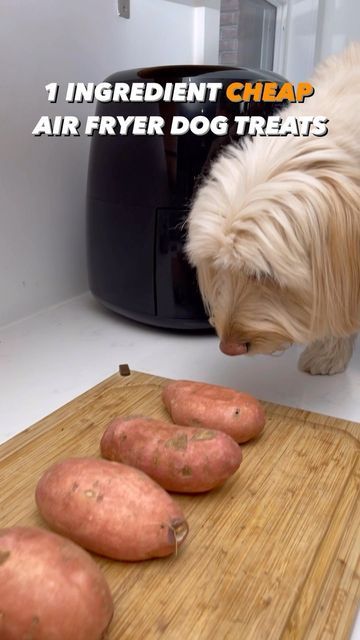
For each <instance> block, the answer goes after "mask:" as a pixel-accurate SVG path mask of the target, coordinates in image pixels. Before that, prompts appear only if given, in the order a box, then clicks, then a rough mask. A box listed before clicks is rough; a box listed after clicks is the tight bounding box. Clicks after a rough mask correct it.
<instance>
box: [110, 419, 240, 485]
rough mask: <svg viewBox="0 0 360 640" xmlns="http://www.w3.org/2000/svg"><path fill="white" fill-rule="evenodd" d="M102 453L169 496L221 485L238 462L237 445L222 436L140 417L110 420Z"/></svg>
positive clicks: (236, 467) (213, 432) (221, 434)
mask: <svg viewBox="0 0 360 640" xmlns="http://www.w3.org/2000/svg"><path fill="white" fill-rule="evenodd" d="M100 449H101V455H102V456H103V457H104V458H108V459H109V460H116V461H117V462H124V463H125V464H130V465H132V466H134V467H137V468H138V469H141V470H142V471H144V472H145V473H147V474H148V475H149V476H151V478H153V479H154V480H156V482H158V483H159V484H160V485H161V486H162V487H164V489H167V490H168V491H180V492H189V493H199V492H201V491H209V490H210V489H213V488H214V487H217V486H219V485H221V484H223V482H225V480H226V479H227V478H229V476H231V475H232V474H233V473H235V471H236V470H237V469H238V468H239V466H240V463H241V460H242V455H241V449H240V447H239V445H238V444H236V442H235V441H234V440H233V439H232V438H230V436H228V435H227V434H225V433H222V432H221V431H215V430H214V429H199V428H196V427H181V426H178V425H172V424H170V423H167V422H163V421H162V420H153V419H152V418H146V417H143V416H128V417H119V418H115V419H114V420H112V422H110V424H109V425H108V426H107V428H106V430H105V432H104V435H103V437H102V439H101V443H100Z"/></svg>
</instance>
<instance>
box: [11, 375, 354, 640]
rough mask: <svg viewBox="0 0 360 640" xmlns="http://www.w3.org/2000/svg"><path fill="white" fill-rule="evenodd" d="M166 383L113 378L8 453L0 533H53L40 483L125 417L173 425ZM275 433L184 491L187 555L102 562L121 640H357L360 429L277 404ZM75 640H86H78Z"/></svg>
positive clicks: (87, 451)
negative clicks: (212, 482) (233, 466)
mask: <svg viewBox="0 0 360 640" xmlns="http://www.w3.org/2000/svg"><path fill="white" fill-rule="evenodd" d="M164 382H165V379H163V378H158V377H155V376H150V375H147V374H143V373H138V372H131V375H128V376H126V377H122V376H120V375H119V374H116V375H113V376H111V377H110V378H108V379H107V380H105V381H104V382H102V383H101V384H99V385H97V386H96V387H94V388H93V389H90V390H89V391H88V392H86V393H84V394H83V395H81V396H79V397H78V398H76V399H75V400H73V401H72V402H70V403H68V404H67V405H65V406H64V407H62V408H61V409H59V410H58V411H55V412H54V413H53V414H51V415H50V416H48V417H46V418H45V419H43V420H41V421H40V422H38V423H37V424H35V425H34V426H33V427H30V428H29V429H26V430H25V431H24V432H22V433H21V434H19V435H17V436H16V437H14V438H12V439H11V440H9V441H8V442H6V443H5V444H3V445H2V446H1V447H0V483H1V484H0V526H1V527H8V526H12V525H15V524H21V525H38V526H41V527H44V528H47V526H46V524H45V523H44V522H43V521H42V519H41V517H40V515H39V514H38V512H37V509H36V506H35V502H34V489H35V486H36V483H37V480H38V479H39V477H40V476H41V474H42V473H43V471H44V470H45V469H46V468H47V467H48V466H49V465H50V464H51V463H53V462H54V461H56V460H60V459H62V458H66V457H69V456H74V455H75V456H88V455H91V456H95V457H99V441H100V437H101V435H102V433H103V431H104V428H105V426H106V424H107V423H108V422H109V420H111V419H112V418H113V417H115V416H116V415H126V414H131V413H136V414H139V413H142V414H144V415H148V416H154V417H158V418H165V419H167V414H166V411H165V409H164V408H163V406H162V403H161V387H162V385H163V384H164ZM264 406H265V409H266V412H267V424H266V427H265V430H264V433H263V435H262V436H261V437H260V438H259V439H258V440H256V441H253V442H251V443H248V444H246V445H243V447H242V449H243V455H244V459H243V463H242V465H241V467H240V469H239V470H238V472H237V473H236V474H235V475H234V476H233V477H232V478H231V479H230V480H228V481H227V482H226V484H225V485H224V486H223V487H221V488H220V489H216V490H214V491H212V492H210V493H207V494H203V495H196V496H194V495H192V496H190V495H189V496H187V495H175V494H174V498H175V499H176V500H178V501H179V503H180V504H181V506H182V508H183V510H184V512H185V514H186V517H187V520H188V522H189V526H190V533H189V536H188V538H187V541H186V542H185V544H184V545H183V546H182V547H181V549H180V550H179V553H178V555H177V556H176V557H175V556H172V557H170V558H166V559H157V560H150V561H146V562H141V563H124V562H116V561H111V560H106V559H105V558H101V557H99V556H94V557H95V559H96V561H97V562H98V563H99V564H100V566H101V567H102V569H103V570H104V572H105V575H106V577H107V579H108V582H109V584H110V587H111V590H112V593H113V596H114V601H115V607H116V612H115V617H114V620H113V622H112V624H111V627H110V632H109V640H120V638H121V639H126V640H147V639H149V640H150V639H151V640H152V639H156V638H164V639H166V640H177V639H179V640H180V639H181V640H198V639H199V640H200V639H201V640H202V639H205V640H207V639H210V640H212V639H214V640H224V639H232V640H262V639H263V640H272V639H273V640H278V639H282V640H285V639H286V640H289V639H290V638H291V639H294V640H300V639H301V640H302V639H305V638H306V639H311V640H315V639H320V638H321V639H324V638H325V639H332V638H333V639H335V640H348V639H349V638H350V633H351V628H352V624H353V622H354V617H355V614H356V608H357V606H358V605H359V602H360V586H359V555H360V500H359V484H360V483H359V479H360V473H359V451H360V443H359V440H360V425H358V424H355V423H351V422H346V421H342V420H338V419H336V418H329V417H326V416H321V415H317V414H314V413H310V412H306V411H301V410H296V409H290V408H287V407H281V406H279V405H275V404H270V403H264ZM74 640H75V639H74Z"/></svg>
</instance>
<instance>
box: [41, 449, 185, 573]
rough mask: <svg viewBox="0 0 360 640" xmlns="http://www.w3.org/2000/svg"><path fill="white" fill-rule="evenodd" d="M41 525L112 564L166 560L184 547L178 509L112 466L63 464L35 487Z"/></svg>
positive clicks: (78, 461)
mask: <svg viewBox="0 0 360 640" xmlns="http://www.w3.org/2000/svg"><path fill="white" fill-rule="evenodd" d="M35 497H36V502H37V505H38V508H39V511H40V513H41V515H42V516H43V518H44V519H45V520H46V522H48V523H49V525H50V526H51V527H52V528H53V529H55V531H57V532H58V533H61V534H63V535H66V536H68V537H69V538H71V539H72V540H74V541H75V542H78V543H79V544H80V545H81V546H83V547H85V548H86V549H89V550H90V551H95V552H96V553H99V554H101V555H104V556H108V557H109V558H115V559H117V560H144V559H147V558H152V557H160V556H167V555H170V554H171V553H173V552H174V551H176V549H177V547H178V546H179V545H180V544H181V543H182V542H183V541H184V539H185V537H186V535H187V532H188V525H187V522H186V520H185V518H184V515H183V513H182V511H181V509H180V507H179V506H178V505H177V504H176V503H175V502H174V500H173V499H172V498H171V497H170V496H169V495H168V494H167V493H166V491H164V489H162V488H161V487H160V486H159V485H158V484H156V482H154V481H153V480H152V479H151V478H149V477H148V476H147V475H145V473H143V472H142V471H139V470H138V469H134V468H132V467H129V466H127V465H123V464H120V463H118V462H109V461H108V460H97V459H95V458H69V459H67V460H63V461H62V462H58V463H56V464H54V465H53V466H52V467H50V468H49V469H48V470H47V471H46V472H45V473H44V475H43V476H42V477H41V478H40V480H39V482H38V485H37V487H36V496H35Z"/></svg>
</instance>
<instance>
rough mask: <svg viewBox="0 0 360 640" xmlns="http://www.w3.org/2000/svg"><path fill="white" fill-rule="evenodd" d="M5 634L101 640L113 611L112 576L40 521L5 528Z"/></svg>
mask: <svg viewBox="0 0 360 640" xmlns="http://www.w3.org/2000/svg"><path fill="white" fill-rule="evenodd" d="M0 610H1V613H0V638H1V640H20V639H25V638H28V639H33V640H74V638H76V639H77V640H101V639H102V638H105V632H106V629H107V628H108V626H109V624H110V621H111V619H112V616H113V603H112V598H111V594H110V591H109V588H108V585H107V583H106V580H105V578H104V576H103V574H102V573H101V571H100V569H99V568H98V566H97V564H96V563H95V561H94V560H93V559H92V558H91V556H90V555H89V554H88V553H87V552H86V551H84V550H83V549H81V548H80V547H78V546H77V545H76V544H74V543H73V542H71V541H70V540H66V539H65V538H62V537H61V536H58V535H57V534H55V533H51V532H50V531H45V530H44V529H40V528H36V527H12V528H8V529H0Z"/></svg>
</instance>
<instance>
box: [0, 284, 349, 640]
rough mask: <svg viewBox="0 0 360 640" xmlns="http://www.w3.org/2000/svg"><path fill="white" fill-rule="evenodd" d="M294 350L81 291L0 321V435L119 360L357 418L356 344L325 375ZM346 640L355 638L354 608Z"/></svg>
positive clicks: (106, 371) (97, 379)
mask: <svg viewBox="0 0 360 640" xmlns="http://www.w3.org/2000/svg"><path fill="white" fill-rule="evenodd" d="M300 352H301V349H300V348H298V347H293V348H291V349H289V350H288V351H287V352H285V353H284V354H283V355H281V356H280V357H269V356H256V357H254V358H250V357H246V356H242V357H241V356H240V357H238V358H229V357H227V356H224V355H223V354H222V353H221V352H220V351H219V349H218V341H217V339H216V337H215V336H214V335H211V334H210V335H209V334H200V335H199V334H194V333H192V334H188V333H180V332H173V331H167V330H161V329H156V328H152V327H147V326H145V325H141V324H138V323H135V322H132V321H129V320H126V319H124V318H121V317H120V316H117V315H116V314H113V313H111V312H110V311H107V310H106V309H103V308H102V307H101V306H100V305H98V303H97V302H96V301H95V300H94V299H93V298H92V296H91V295H90V294H84V295H82V296H79V297H77V298H74V299H72V300H70V301H68V302H65V303H63V304H61V305H58V306H56V307H52V308H50V309H47V310H45V311H42V312H40V313H38V314H36V315H34V316H31V317H29V318H25V319H24V320H21V321H18V322H15V323H12V324H10V325H7V326H6V327H3V328H0V372H1V375H0V377H1V402H0V442H3V441H5V440H7V439H8V438H10V437H11V436H13V435H15V434H16V433H19V432H20V431H21V430H22V429H25V428H26V427H28V426H30V425H31V424H33V423H34V422H36V421H37V420H39V419H40V418H43V417H44V416H46V415H48V414H49V413H51V412H52V411H54V410H55V409H57V408H58V407H60V406H62V405H63V404H64V403H66V402H68V401H69V400H72V399H73V398H75V397H76V396H78V395H79V394H80V393H83V392H84V391H86V390H87V389H89V388H90V387H92V386H94V385H95V384H97V383H98V382H101V381H102V380H103V379H104V378H106V377H107V376H110V375H112V374H113V373H115V372H116V371H117V370H118V365H119V364H120V363H125V362H127V363H128V364H129V366H130V368H131V369H136V370H139V371H144V372H147V373H153V374H157V375H161V376H166V377H169V378H191V379H193V380H203V381H206V382H212V383H217V384H222V385H227V386H231V387H234V388H237V389H241V390H243V391H248V392H249V393H252V394H253V395H254V396H256V397H258V398H259V399H263V400H270V401H273V402H279V403H281V404H285V405H290V406H294V407H300V408H303V409H309V410H312V411H318V412H320V413H325V414H328V415H332V416H336V417H338V418H346V419H348V420H354V421H357V422H360V344H359V345H358V346H357V348H356V351H355V354H354V356H353V359H352V361H351V363H350V365H349V367H348V369H347V371H346V372H344V373H342V374H339V375H336V376H331V377H329V376H315V377H313V376H310V375H308V374H305V373H302V372H300V371H298V370H297V366H296V361H297V358H298V356H299V353H300ZM359 430H360V426H359ZM352 640H360V616H358V620H357V625H356V628H355V629H354V631H353V634H352Z"/></svg>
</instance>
